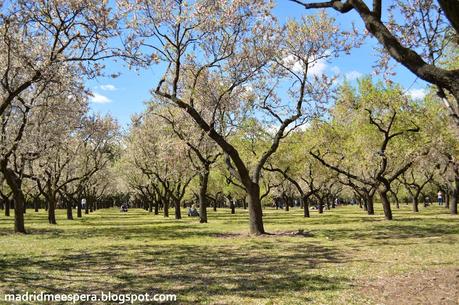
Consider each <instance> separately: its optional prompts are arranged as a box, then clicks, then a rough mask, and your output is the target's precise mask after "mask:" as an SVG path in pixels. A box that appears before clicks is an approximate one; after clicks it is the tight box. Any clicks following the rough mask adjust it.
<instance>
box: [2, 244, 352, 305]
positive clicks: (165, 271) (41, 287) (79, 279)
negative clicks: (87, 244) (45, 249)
mask: <svg viewBox="0 0 459 305" xmlns="http://www.w3.org/2000/svg"><path fill="white" fill-rule="evenodd" d="M276 244H277V245H278V243H277V242H273V241H271V240H253V242H251V243H250V244H243V245H239V246H237V247H235V246H232V245H220V246H211V245H181V244H180V245H179V244H173V245H163V246H161V247H156V248H153V249H150V248H146V247H142V246H141V245H139V246H125V245H114V246H111V247H109V248H108V249H106V250H104V251H89V250H90V249H88V251H87V252H79V253H68V254H63V255H50V256H46V257H38V256H35V257H22V258H18V257H15V256H5V257H3V258H0V270H1V273H0V287H1V289H0V291H1V290H3V292H5V293H6V292H8V293H24V292H25V291H46V292H48V293H98V292H101V291H103V292H108V291H111V292H116V293H139V294H144V293H146V292H152V291H154V292H156V293H175V294H177V297H178V302H173V303H171V304H202V303H203V302H205V301H206V300H207V301H208V300H210V299H214V300H218V299H222V298H223V299H226V298H232V297H236V298H243V299H244V298H249V299H253V300H255V299H269V298H273V299H274V298H281V297H283V296H287V295H289V294H290V295H291V294H298V298H297V300H302V301H303V302H310V301H311V300H310V299H307V298H306V297H304V296H301V295H302V293H303V292H305V291H308V292H311V291H322V290H335V291H337V290H340V289H344V288H346V287H347V285H348V284H349V281H350V280H349V279H348V278H346V277H343V276H329V275H321V274H319V272H318V270H320V268H321V267H322V266H324V265H325V264H330V263H332V264H340V263H344V262H345V261H346V260H347V259H348V258H347V257H346V256H345V255H344V254H343V253H340V252H338V251H337V250H336V249H334V248H330V247H322V246H317V245H314V244H305V243H296V244H288V245H286V246H283V247H282V252H281V251H279V250H280V249H279V248H278V246H276ZM45 304H46V303H45ZM77 304H78V303H77ZM81 304H83V302H82V303H81ZM147 304H148V303H147ZM163 304H166V303H163ZM224 304H233V303H224ZM234 304H236V303H234Z"/></svg>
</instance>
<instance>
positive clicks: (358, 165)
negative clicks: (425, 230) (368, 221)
mask: <svg viewBox="0 0 459 305" xmlns="http://www.w3.org/2000/svg"><path fill="white" fill-rule="evenodd" d="M406 99H407V98H406V97H405V96H404V95H403V94H402V93H401V92H400V90H399V89H397V88H387V89H384V88H381V85H379V86H374V85H373V84H372V83H371V81H370V80H363V81H362V82H361V83H360V92H359V94H358V95H357V96H355V95H352V94H351V95H350V96H347V100H346V98H345V99H344V100H343V103H344V104H346V103H348V107H349V108H347V107H344V108H341V111H348V112H350V113H352V112H353V115H352V117H349V116H348V115H347V114H348V113H347V114H346V112H344V113H341V115H340V116H339V114H338V112H335V115H337V118H339V117H341V118H343V120H344V121H341V122H340V121H339V120H337V121H332V124H336V125H335V126H336V127H337V129H339V130H342V131H344V132H345V133H346V132H347V135H345V136H344V138H345V141H342V142H340V143H335V144H334V145H328V148H327V149H325V150H324V149H322V148H321V147H317V148H316V149H313V150H311V151H310V154H311V155H312V156H313V157H314V158H316V159H317V160H318V161H319V162H321V163H322V164H323V165H324V166H326V167H328V168H330V169H332V170H334V171H336V172H337V173H338V174H340V175H343V176H345V177H347V178H348V179H352V180H354V181H358V182H359V183H361V184H363V185H370V186H372V185H373V186H376V185H377V186H378V193H379V196H380V199H381V202H382V205H383V209H384V215H385V217H386V219H388V220H391V219H392V210H391V206H390V202H389V198H388V193H389V192H390V189H391V183H392V182H393V181H395V180H396V179H397V178H398V177H399V176H400V175H402V174H403V173H404V172H406V171H407V170H408V169H409V168H410V167H411V166H412V165H413V163H414V162H415V160H417V159H419V158H420V156H422V155H425V154H426V153H428V150H427V151H426V148H427V149H428V147H424V143H423V140H425V138H423V137H421V136H419V135H418V133H419V130H420V128H419V127H418V124H417V123H416V121H417V117H416V115H419V114H420V113H422V111H421V110H419V109H416V108H415V106H413V105H410V104H409V103H408V102H407V100H406ZM342 105H343V104H341V105H339V106H342ZM349 123H351V124H349ZM342 124H346V125H342ZM343 126H346V128H344V129H343ZM333 127H334V126H333V125H332V129H330V131H332V135H333ZM349 129H352V130H349ZM345 130H347V131H345ZM338 136H342V135H339V134H338ZM326 141H329V139H328V140H326ZM324 151H325V152H324ZM330 156H334V158H333V159H332V158H330ZM362 170H368V171H369V174H368V178H365V176H363V175H360V174H359V172H360V171H362Z"/></svg>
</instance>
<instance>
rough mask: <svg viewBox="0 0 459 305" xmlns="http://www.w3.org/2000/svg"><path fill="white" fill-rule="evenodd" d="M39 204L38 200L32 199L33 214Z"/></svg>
mask: <svg viewBox="0 0 459 305" xmlns="http://www.w3.org/2000/svg"><path fill="white" fill-rule="evenodd" d="M39 204H40V199H38V198H34V199H33V208H34V209H35V212H38V209H39Z"/></svg>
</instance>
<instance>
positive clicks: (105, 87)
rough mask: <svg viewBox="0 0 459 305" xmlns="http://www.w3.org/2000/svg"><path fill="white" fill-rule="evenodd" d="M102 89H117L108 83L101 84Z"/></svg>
mask: <svg viewBox="0 0 459 305" xmlns="http://www.w3.org/2000/svg"><path fill="white" fill-rule="evenodd" d="M100 89H102V90H104V91H115V90H116V87H115V86H114V85H110V84H107V85H101V86H100Z"/></svg>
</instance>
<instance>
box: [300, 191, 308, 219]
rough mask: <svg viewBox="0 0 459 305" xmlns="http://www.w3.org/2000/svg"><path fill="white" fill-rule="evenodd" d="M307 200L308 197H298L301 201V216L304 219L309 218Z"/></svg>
mask: <svg viewBox="0 0 459 305" xmlns="http://www.w3.org/2000/svg"><path fill="white" fill-rule="evenodd" d="M308 199H309V196H303V195H302V196H301V197H300V200H301V204H302V205H303V212H304V213H303V216H304V217H308V218H309V217H310V215H309V202H308Z"/></svg>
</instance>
